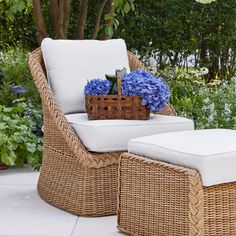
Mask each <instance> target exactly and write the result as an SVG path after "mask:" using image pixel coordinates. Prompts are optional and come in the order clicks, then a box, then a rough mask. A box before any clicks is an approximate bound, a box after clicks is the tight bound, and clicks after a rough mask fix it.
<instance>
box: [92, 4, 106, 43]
mask: <svg viewBox="0 0 236 236" xmlns="http://www.w3.org/2000/svg"><path fill="white" fill-rule="evenodd" d="M107 1H108V0H100V2H99V3H98V8H97V16H96V22H95V26H94V30H93V36H92V38H93V39H96V38H97V36H98V32H99V29H100V21H101V17H102V12H103V10H104V7H105V5H106V3H107Z"/></svg>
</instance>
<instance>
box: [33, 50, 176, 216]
mask: <svg viewBox="0 0 236 236" xmlns="http://www.w3.org/2000/svg"><path fill="white" fill-rule="evenodd" d="M128 57H129V64H130V68H131V69H132V70H133V69H135V68H137V67H143V65H142V63H141V62H140V61H139V60H138V59H137V58H136V56H135V55H133V54H132V53H130V52H128ZM29 67H30V70H31V73H32V75H33V78H34V80H35V84H36V86H37V88H38V91H39V93H40V96H41V101H42V109H43V114H44V151H43V163H42V167H41V172H40V177H39V181H38V192H39V194H40V196H41V197H42V198H43V199H44V200H46V201H47V202H48V203H50V204H52V205H54V206H56V207H58V208H61V209H64V210H66V211H68V212H71V213H73V214H75V215H87V216H102V215H112V214H116V209H117V179H118V162H119V156H120V153H119V152H112V153H91V152H89V151H88V150H87V149H86V147H85V146H84V145H83V143H82V142H81V140H80V138H79V137H78V135H77V134H76V133H75V131H74V130H73V129H72V128H71V126H70V124H69V123H68V121H67V119H66V118H65V116H64V114H63V112H62V111H61V109H60V107H59V105H58V104H57V101H56V99H55V96H54V94H53V92H52V90H51V89H50V87H49V86H48V81H47V77H46V73H45V67H44V63H43V57H42V52H41V49H40V48H38V49H36V50H35V51H33V52H32V53H31V55H30V57H29ZM161 113H162V114H166V115H175V111H174V109H173V108H172V106H171V105H169V104H168V105H167V106H166V108H165V109H163V110H162V112H161Z"/></svg>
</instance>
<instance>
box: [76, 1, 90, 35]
mask: <svg viewBox="0 0 236 236" xmlns="http://www.w3.org/2000/svg"><path fill="white" fill-rule="evenodd" d="M87 14H88V0H81V7H80V14H79V18H78V24H77V35H76V36H77V38H78V39H84V29H85V25H86V20H87Z"/></svg>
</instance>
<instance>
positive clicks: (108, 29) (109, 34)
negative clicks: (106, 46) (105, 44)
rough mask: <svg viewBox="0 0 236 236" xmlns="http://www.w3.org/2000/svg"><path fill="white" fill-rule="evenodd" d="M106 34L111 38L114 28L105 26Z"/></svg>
mask: <svg viewBox="0 0 236 236" xmlns="http://www.w3.org/2000/svg"><path fill="white" fill-rule="evenodd" d="M107 34H108V36H109V37H110V38H112V36H113V34H114V30H113V28H112V27H108V28H107Z"/></svg>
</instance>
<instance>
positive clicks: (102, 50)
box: [41, 38, 130, 114]
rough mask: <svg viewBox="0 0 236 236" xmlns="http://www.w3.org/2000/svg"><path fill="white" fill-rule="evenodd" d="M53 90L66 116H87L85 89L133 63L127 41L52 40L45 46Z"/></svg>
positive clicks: (48, 40)
mask: <svg viewBox="0 0 236 236" xmlns="http://www.w3.org/2000/svg"><path fill="white" fill-rule="evenodd" d="M41 48H42V52H43V58H44V62H45V66H46V69H47V75H48V78H49V83H50V86H51V88H52V90H53V92H54V94H55V96H56V99H57V101H58V103H59V104H60V106H61V109H62V111H63V112H64V113H65V114H68V113H77V112H85V101H84V94H83V90H84V86H85V85H86V83H87V81H88V80H91V79H94V78H101V79H105V74H115V70H117V69H122V68H123V67H126V69H127V71H128V72H129V71H130V69H129V61H128V55H127V49H126V45H125V42H124V40H122V39H111V40H105V41H99V40H52V39H49V38H46V39H44V40H43V42H42V45H41Z"/></svg>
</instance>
